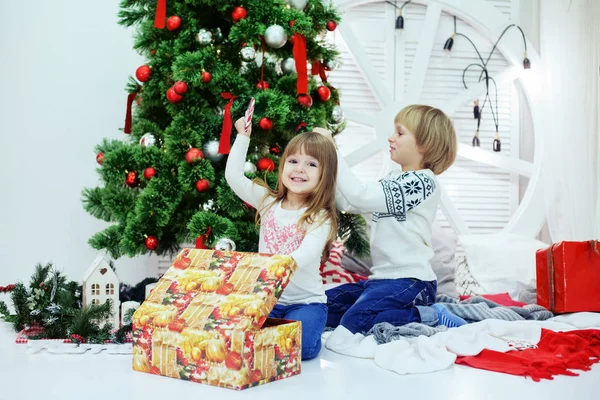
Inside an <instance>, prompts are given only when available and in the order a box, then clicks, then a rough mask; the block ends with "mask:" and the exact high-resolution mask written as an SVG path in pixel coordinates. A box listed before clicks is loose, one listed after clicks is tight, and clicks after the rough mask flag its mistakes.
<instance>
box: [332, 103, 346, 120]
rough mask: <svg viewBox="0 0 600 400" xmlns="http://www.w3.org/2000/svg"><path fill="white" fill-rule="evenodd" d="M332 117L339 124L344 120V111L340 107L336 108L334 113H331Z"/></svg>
mask: <svg viewBox="0 0 600 400" xmlns="http://www.w3.org/2000/svg"><path fill="white" fill-rule="evenodd" d="M331 117H332V118H333V120H334V121H335V122H337V123H338V124H339V123H340V122H342V121H343V120H344V110H342V107H340V106H334V107H333V111H331Z"/></svg>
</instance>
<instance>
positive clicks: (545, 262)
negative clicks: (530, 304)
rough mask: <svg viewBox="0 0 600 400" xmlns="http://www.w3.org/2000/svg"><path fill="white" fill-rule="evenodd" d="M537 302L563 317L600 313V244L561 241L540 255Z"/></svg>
mask: <svg viewBox="0 0 600 400" xmlns="http://www.w3.org/2000/svg"><path fill="white" fill-rule="evenodd" d="M536 275H537V277H536V279H537V303H538V304H539V305H541V306H543V307H546V308H547V309H549V310H550V311H552V312H554V313H557V314H561V313H569V312H579V311H600V244H598V242H597V241H595V240H591V241H587V242H560V243H555V244H553V245H552V246H550V247H549V248H547V249H542V250H538V251H537V253H536Z"/></svg>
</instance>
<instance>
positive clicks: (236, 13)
mask: <svg viewBox="0 0 600 400" xmlns="http://www.w3.org/2000/svg"><path fill="white" fill-rule="evenodd" d="M247 15H248V12H246V9H245V8H244V7H236V8H234V9H233V12H232V13H231V18H233V20H234V21H235V22H238V21H240V20H242V19H244V18H246V16H247Z"/></svg>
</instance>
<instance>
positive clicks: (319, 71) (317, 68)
mask: <svg viewBox="0 0 600 400" xmlns="http://www.w3.org/2000/svg"><path fill="white" fill-rule="evenodd" d="M312 74H313V75H319V76H320V77H321V81H322V82H323V83H325V82H327V75H325V67H324V66H323V64H322V63H321V61H315V62H313V63H312Z"/></svg>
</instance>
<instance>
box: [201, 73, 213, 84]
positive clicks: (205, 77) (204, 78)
mask: <svg viewBox="0 0 600 400" xmlns="http://www.w3.org/2000/svg"><path fill="white" fill-rule="evenodd" d="M211 79H212V74H211V73H210V72H208V71H204V72H203V73H202V82H204V83H208V82H210V80H211Z"/></svg>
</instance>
